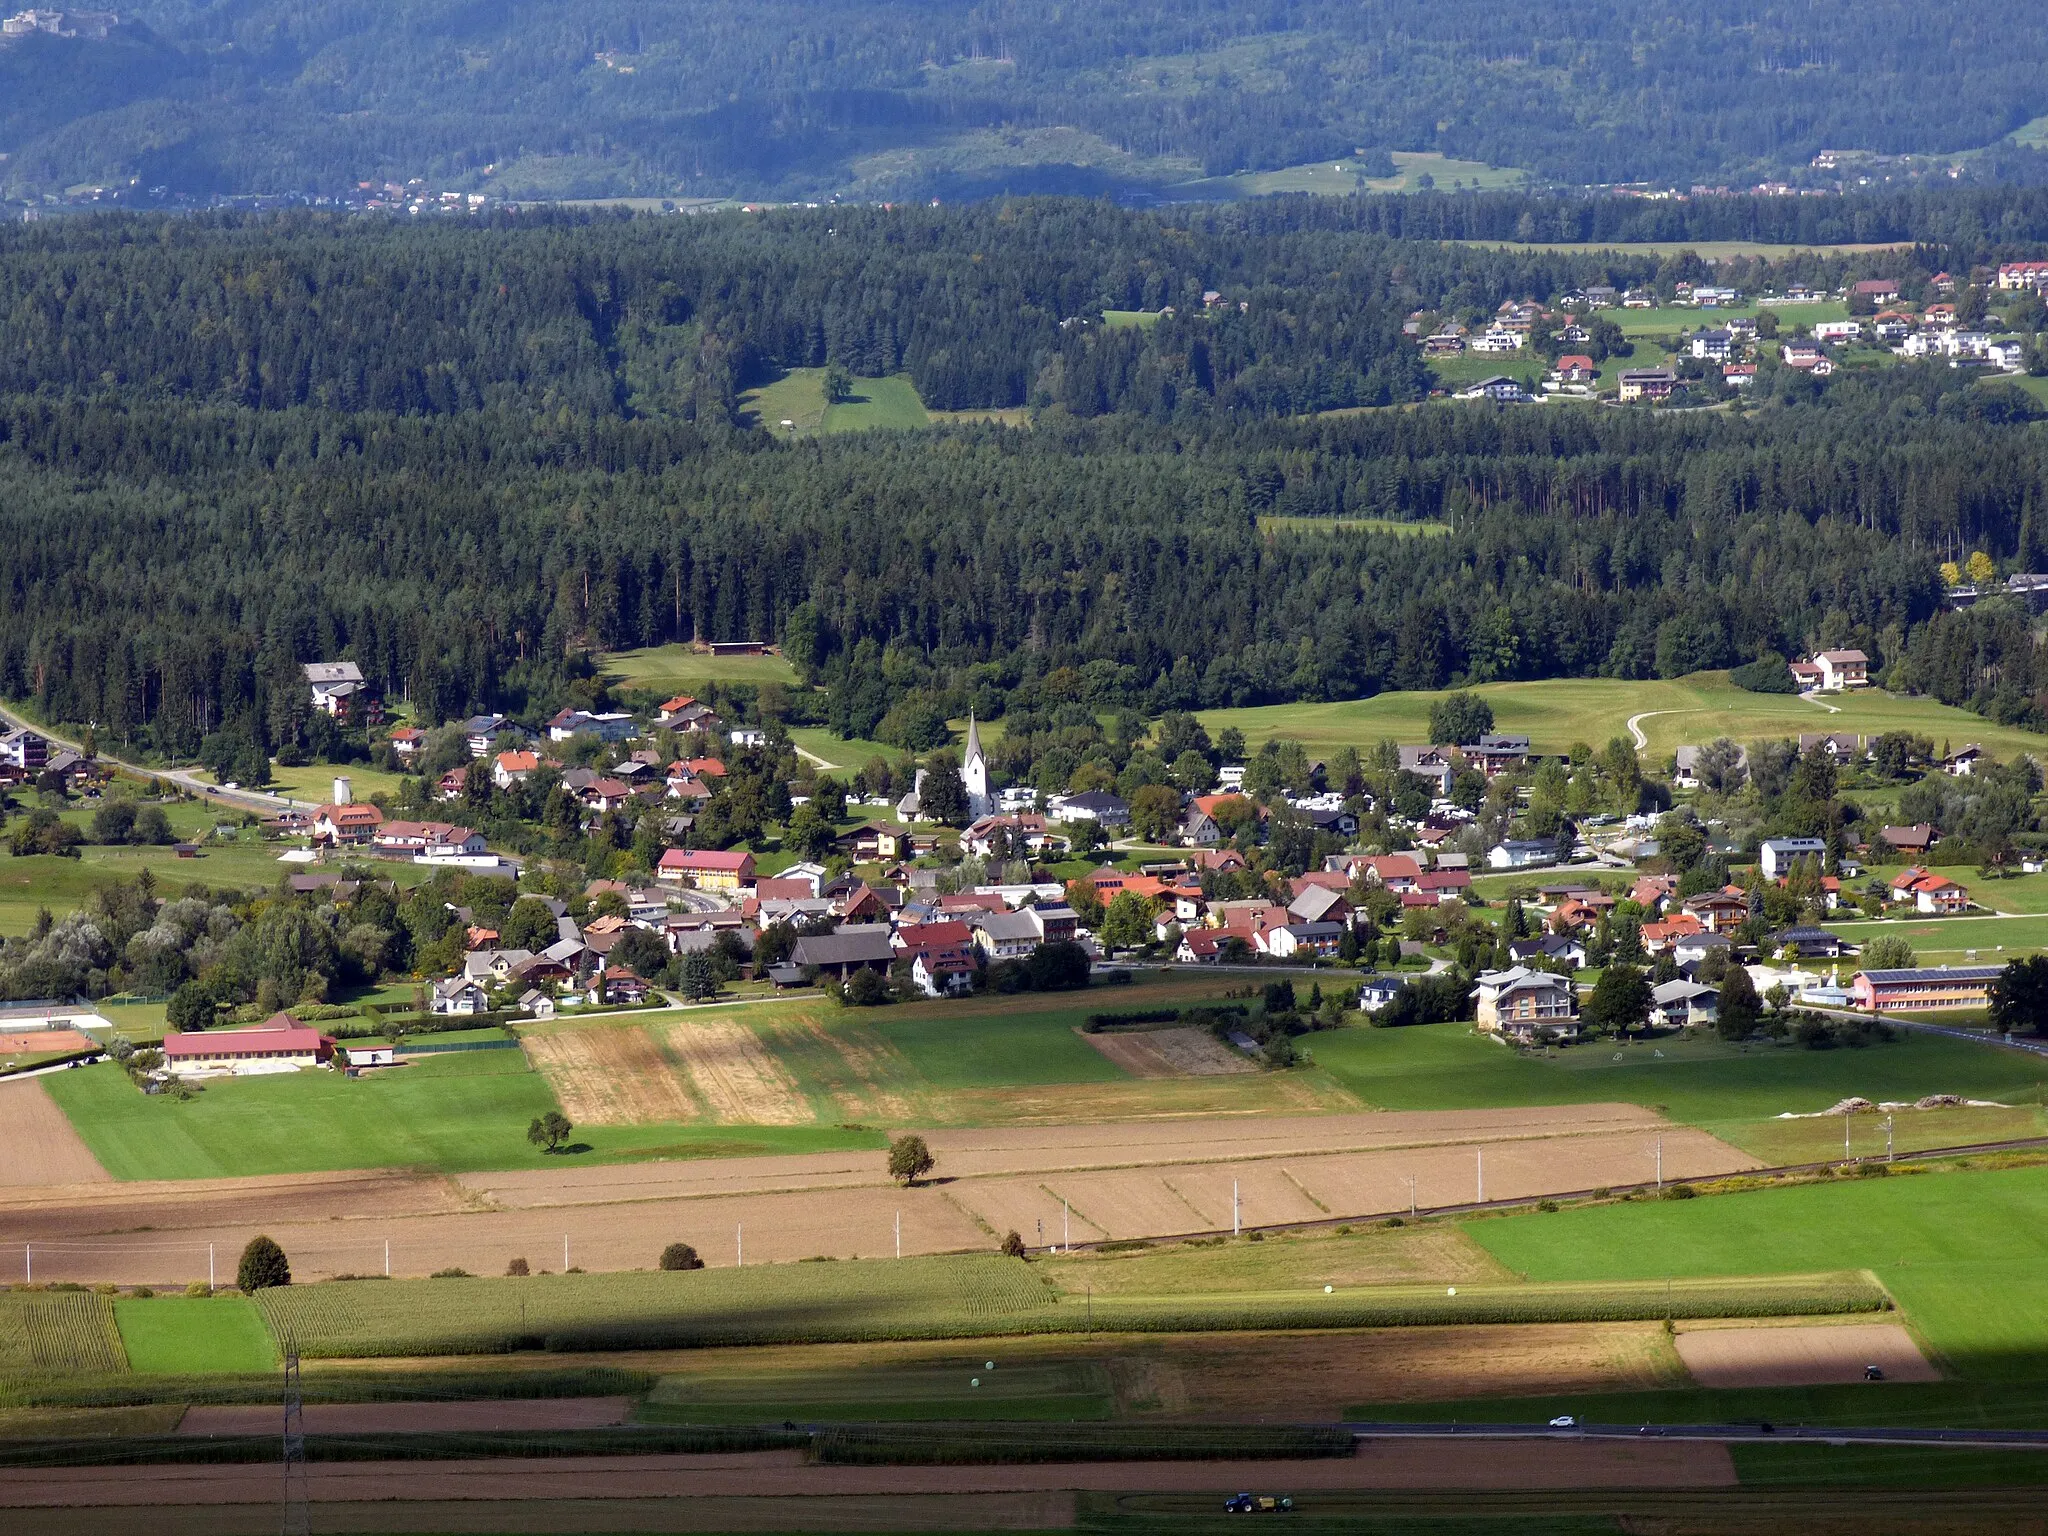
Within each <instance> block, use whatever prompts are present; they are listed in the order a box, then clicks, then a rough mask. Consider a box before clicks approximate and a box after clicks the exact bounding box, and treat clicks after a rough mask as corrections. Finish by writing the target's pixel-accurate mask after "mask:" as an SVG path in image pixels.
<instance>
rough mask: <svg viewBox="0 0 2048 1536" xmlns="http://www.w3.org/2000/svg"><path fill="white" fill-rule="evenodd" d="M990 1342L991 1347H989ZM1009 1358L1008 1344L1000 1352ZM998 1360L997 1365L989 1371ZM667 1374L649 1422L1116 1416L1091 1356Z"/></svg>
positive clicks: (1110, 1391) (646, 1407) (1108, 1375)
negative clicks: (1017, 1360)
mask: <svg viewBox="0 0 2048 1536" xmlns="http://www.w3.org/2000/svg"><path fill="white" fill-rule="evenodd" d="M991 1348H994V1346H991ZM998 1352H1000V1353H1004V1354H1008V1353H1010V1352H1009V1351H1007V1350H1001V1351H998ZM991 1364H996V1365H997V1368H996V1369H994V1370H991V1369H989V1368H988V1367H989V1366H990V1365H991ZM735 1367H736V1368H734V1369H731V1370H728V1371H725V1372H717V1373H714V1372H707V1371H691V1372H690V1373H689V1374H687V1375H674V1376H664V1377H663V1378H662V1380H661V1382H660V1384H659V1385H658V1386H657V1387H656V1388H655V1390H654V1392H653V1394H652V1395H651V1396H650V1397H649V1398H648V1399H647V1400H646V1402H644V1403H643V1404H642V1405H641V1407H640V1409H639V1412H638V1415H637V1417H638V1418H639V1419H640V1420H641V1421H642V1422H644V1423H652V1424H761V1423H770V1422H773V1421H775V1420H778V1419H795V1420H797V1421H798V1422H799V1423H816V1422H820V1421H829V1420H835V1419H837V1420H857V1421H859V1422H862V1423H911V1422H916V1421H919V1420H927V1419H930V1420H979V1421H983V1422H988V1421H997V1422H1001V1421H1006V1420H1011V1421H1051V1422H1073V1421H1076V1420H1091V1419H1108V1418H1112V1417H1114V1416H1115V1415H1116V1386H1115V1381H1114V1378H1113V1375H1112V1372H1111V1369H1110V1367H1109V1366H1108V1365H1107V1364H1105V1363H1102V1362H1098V1361H1090V1360H1072V1359H1067V1360H1045V1361H1038V1360H1029V1359H1027V1360H1025V1361H1023V1362H1013V1360H1011V1359H1004V1360H1003V1361H1001V1362H1000V1364H997V1362H994V1361H991V1360H989V1359H988V1356H987V1355H986V1354H985V1353H984V1354H983V1355H980V1356H977V1357H974V1358H965V1357H957V1356H956V1358H953V1359H948V1360H907V1361H903V1362H900V1363H894V1364H892V1365H890V1366H885V1367H882V1368H879V1369H877V1368H876V1367H874V1366H871V1365H870V1366H856V1367H840V1368H837V1369H834V1368H832V1367H829V1366H827V1367H824V1368H819V1367H816V1366H812V1367H810V1368H808V1369H806V1368H801V1367H799V1368H796V1369H782V1370H776V1369H773V1368H770V1369H767V1370H760V1369H740V1368H737V1362H735Z"/></svg>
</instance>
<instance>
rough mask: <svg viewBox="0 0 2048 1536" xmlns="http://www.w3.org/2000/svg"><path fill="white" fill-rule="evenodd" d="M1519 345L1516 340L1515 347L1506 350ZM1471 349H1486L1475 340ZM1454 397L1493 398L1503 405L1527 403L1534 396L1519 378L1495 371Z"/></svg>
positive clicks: (1471, 398) (1511, 349)
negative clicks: (1512, 377)
mask: <svg viewBox="0 0 2048 1536" xmlns="http://www.w3.org/2000/svg"><path fill="white" fill-rule="evenodd" d="M1519 346H1520V343H1519V342H1517V344H1516V347H1514V348H1509V349H1508V350H1510V351H1513V350H1517V349H1518V348H1519ZM1473 349H1474V350H1475V351H1480V350H1488V349H1484V348H1481V347H1480V346H1479V344H1478V343H1477V342H1475V343H1474V344H1473ZM1454 398H1456V399H1459V400H1493V401H1498V402H1499V403H1501V404H1503V405H1527V404H1529V403H1530V401H1531V400H1532V399H1533V398H1534V397H1533V396H1531V395H1530V393H1529V391H1528V390H1526V389H1524V388H1522V385H1521V382H1520V381H1519V380H1517V379H1511V378H1509V377H1508V376H1507V375H1506V374H1504V373H1497V374H1494V375H1493V376H1492V377H1491V378H1486V379H1481V380H1480V381H1479V382H1478V383H1476V384H1468V385H1466V386H1465V387H1464V388H1463V389H1461V390H1459V391H1458V392H1457V394H1456V396H1455V397H1454Z"/></svg>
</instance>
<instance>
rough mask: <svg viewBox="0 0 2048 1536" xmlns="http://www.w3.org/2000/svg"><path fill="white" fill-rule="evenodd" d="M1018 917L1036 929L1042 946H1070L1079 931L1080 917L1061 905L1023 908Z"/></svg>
mask: <svg viewBox="0 0 2048 1536" xmlns="http://www.w3.org/2000/svg"><path fill="white" fill-rule="evenodd" d="M1018 915H1019V916H1020V917H1022V918H1024V919H1025V920H1027V921H1028V922H1030V923H1031V924H1032V926H1034V927H1035V928H1037V930H1038V938H1039V942H1040V943H1043V944H1070V943H1072V942H1073V940H1074V935H1075V934H1076V933H1078V932H1079V931H1080V925H1081V919H1080V917H1079V916H1078V915H1077V914H1076V913H1075V911H1074V909H1073V908H1072V907H1069V906H1066V905H1065V904H1063V903H1062V904H1054V905H1050V906H1043V907H1024V908H1022V909H1020V911H1019V913H1018Z"/></svg>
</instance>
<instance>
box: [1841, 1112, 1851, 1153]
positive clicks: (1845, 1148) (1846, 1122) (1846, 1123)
mask: <svg viewBox="0 0 2048 1536" xmlns="http://www.w3.org/2000/svg"><path fill="white" fill-rule="evenodd" d="M1851 1124H1853V1122H1852V1121H1851V1120H1850V1119H1849V1117H1848V1116H1847V1115H1844V1116H1842V1161H1843V1162H1845V1163H1846V1162H1848V1161H1849V1127H1850V1125H1851Z"/></svg>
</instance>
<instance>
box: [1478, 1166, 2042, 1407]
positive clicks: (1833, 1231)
mask: <svg viewBox="0 0 2048 1536" xmlns="http://www.w3.org/2000/svg"><path fill="white" fill-rule="evenodd" d="M1465 1230H1466V1231H1467V1232H1468V1233H1469V1235H1470V1236H1471V1237H1472V1238H1473V1239H1474V1240H1475V1241H1477V1242H1478V1243H1479V1244H1480V1245H1481V1246H1482V1247H1484V1248H1485V1249H1486V1250H1487V1252H1489V1253H1491V1254H1492V1255H1493V1256H1494V1257H1495V1258H1497V1259H1498V1260H1500V1262H1501V1263H1503V1264H1504V1265H1506V1266H1507V1267H1508V1268H1509V1269H1511V1270H1513V1271H1515V1272H1516V1273H1517V1274H1521V1275H1525V1276H1526V1277H1527V1278H1529V1279H1530V1280H1566V1279H1570V1280H1582V1281H1584V1280H1652V1279H1656V1278H1658V1277H1660V1276H1664V1277H1676V1278H1679V1279H1684V1278H1688V1277H1705V1276H1714V1275H1721V1276H1732V1275H1765V1274H1797V1273H1803V1272H1806V1271H1811V1270H1814V1269H1818V1268H1820V1267H1822V1266H1826V1267H1829V1268H1843V1267H1855V1268H1860V1269H1867V1270H1870V1271H1871V1272H1873V1273H1874V1274H1876V1275H1877V1277H1878V1278H1879V1279H1880V1280H1881V1281H1883V1283H1884V1285H1885V1287H1886V1289H1888V1290H1889V1291H1890V1292H1891V1293H1892V1295H1893V1297H1895V1298H1896V1299H1897V1301H1898V1302H1899V1304H1900V1306H1901V1307H1902V1308H1903V1309H1904V1311H1905V1314H1906V1318H1907V1320H1908V1321H1909V1322H1910V1323H1911V1324H1912V1325H1913V1327H1914V1328H1915V1330H1916V1331H1917V1332H1918V1333H1919V1334H1920V1336H1921V1337H1922V1339H1923V1340H1924V1341H1925V1343H1926V1344H1927V1345H1928V1346H1929V1347H1930V1348H1931V1349H1932V1351H1933V1352H1934V1355H1935V1357H1936V1358H1937V1359H1938V1361H1939V1362H1940V1363H1941V1364H1942V1365H1943V1366H1945V1367H1946V1369H1947V1370H1948V1371H1949V1373H1950V1374H1952V1375H1954V1376H1956V1377H1958V1378H1960V1379H1962V1380H1965V1381H1970V1380H1981V1381H1994V1382H2002V1381H2024V1380H2038V1379H2040V1378H2041V1377H2042V1376H2043V1374H2044V1373H2048V1308H2044V1307H2041V1306H2039V1305H2036V1304H2035V1303H2034V1302H2033V1300H2032V1299H2031V1292H2032V1290H2033V1288H2034V1278H2035V1277H2036V1276H2038V1275H2039V1274H2040V1273H2041V1271H2042V1266H2043V1264H2044V1263H2048V1168H2043V1167H2027V1168H2008V1169H1996V1170H1979V1169H1943V1170H1941V1171H1938V1172H1925V1173H1915V1174H1913V1175H1911V1176H1899V1175H1895V1176H1893V1177H1891V1178H1883V1179H1875V1178H1873V1179H1844V1180H1839V1181H1835V1182H1830V1183H1827V1184H1812V1185H1802V1186H1797V1187H1793V1188H1786V1189H1772V1190H1758V1191H1754V1192H1751V1193H1746V1194H1736V1195H1717V1196H1712V1197H1709V1198H1707V1199H1702V1200H1686V1201H1669V1200H1660V1201H1642V1202H1631V1203H1627V1204H1616V1205H1603V1206H1591V1207H1582V1208H1579V1209H1575V1210H1566V1211H1559V1212H1555V1213H1550V1214H1538V1215H1529V1216H1513V1217H1506V1218H1501V1219H1497V1220H1491V1221H1476V1222H1471V1223H1468V1224H1467V1225H1466V1228H1465Z"/></svg>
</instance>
